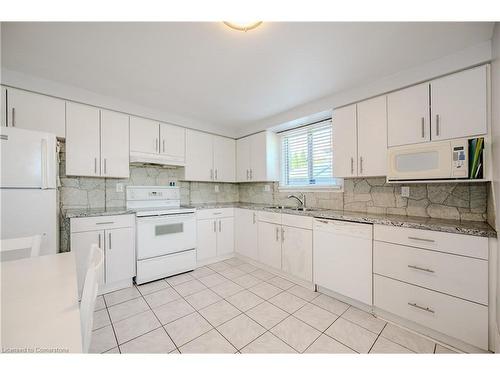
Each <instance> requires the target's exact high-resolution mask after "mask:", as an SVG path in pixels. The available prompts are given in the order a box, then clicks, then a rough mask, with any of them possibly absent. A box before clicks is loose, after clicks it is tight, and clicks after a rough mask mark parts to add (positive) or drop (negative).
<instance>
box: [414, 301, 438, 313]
mask: <svg viewBox="0 0 500 375" xmlns="http://www.w3.org/2000/svg"><path fill="white" fill-rule="evenodd" d="M408 305H410V306H412V307H415V308H417V309H420V310H424V311H427V312H430V313H431V314H434V313H435V311H434V310H432V309H431V308H430V307H422V306H419V305H417V304H416V303H412V302H408Z"/></svg>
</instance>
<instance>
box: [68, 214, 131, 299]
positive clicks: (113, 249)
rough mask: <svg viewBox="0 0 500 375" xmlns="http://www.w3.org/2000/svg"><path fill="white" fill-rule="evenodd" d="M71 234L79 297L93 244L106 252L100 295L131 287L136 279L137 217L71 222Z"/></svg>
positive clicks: (74, 219)
mask: <svg viewBox="0 0 500 375" xmlns="http://www.w3.org/2000/svg"><path fill="white" fill-rule="evenodd" d="M70 232H71V239H70V242H71V251H72V252H74V253H75V258H76V268H77V275H78V287H79V292H80V294H81V292H82V288H83V283H84V280H85V275H86V272H87V266H88V260H89V258H88V257H89V254H90V246H91V245H92V244H96V245H98V246H99V247H100V248H101V249H102V250H103V251H104V263H103V268H102V274H101V275H100V280H99V281H100V285H99V294H102V293H108V292H111V291H113V290H117V289H121V288H124V287H127V286H129V285H132V278H133V277H134V276H135V215H119V216H101V217H85V218H72V219H70Z"/></svg>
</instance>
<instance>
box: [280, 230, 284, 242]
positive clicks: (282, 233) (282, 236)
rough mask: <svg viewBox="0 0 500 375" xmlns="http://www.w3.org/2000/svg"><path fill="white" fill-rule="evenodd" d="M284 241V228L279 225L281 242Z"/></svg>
mask: <svg viewBox="0 0 500 375" xmlns="http://www.w3.org/2000/svg"><path fill="white" fill-rule="evenodd" d="M284 241H285V228H283V227H281V242H284Z"/></svg>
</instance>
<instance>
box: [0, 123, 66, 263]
mask: <svg viewBox="0 0 500 375" xmlns="http://www.w3.org/2000/svg"><path fill="white" fill-rule="evenodd" d="M0 148H1V149H0V154H1V180H0V195H1V196H0V211H1V223H0V235H1V238H2V239H7V238H16V237H24V236H32V235H35V234H41V235H42V243H41V249H40V253H41V254H42V255H44V254H55V253H56V252H58V243H59V241H58V238H59V233H58V232H59V225H58V215H59V205H58V195H57V176H58V161H57V140H56V137H55V135H53V134H49V133H42V132H37V131H32V130H25V129H17V128H12V127H1V128H0Z"/></svg>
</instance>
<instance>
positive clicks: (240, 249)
mask: <svg viewBox="0 0 500 375" xmlns="http://www.w3.org/2000/svg"><path fill="white" fill-rule="evenodd" d="M234 220H235V251H236V252H237V253H239V254H241V255H243V256H246V257H249V258H251V259H254V260H259V252H258V248H259V241H258V240H257V237H258V227H257V212H255V211H252V210H245V209H241V208H237V209H236V210H235V217H234Z"/></svg>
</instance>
